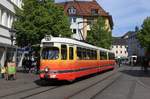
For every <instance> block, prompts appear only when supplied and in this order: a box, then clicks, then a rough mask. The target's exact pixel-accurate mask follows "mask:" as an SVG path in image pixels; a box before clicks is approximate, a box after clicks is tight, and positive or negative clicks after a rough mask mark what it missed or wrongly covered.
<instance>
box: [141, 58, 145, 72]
mask: <svg viewBox="0 0 150 99" xmlns="http://www.w3.org/2000/svg"><path fill="white" fill-rule="evenodd" d="M141 70H144V57H142V58H141Z"/></svg>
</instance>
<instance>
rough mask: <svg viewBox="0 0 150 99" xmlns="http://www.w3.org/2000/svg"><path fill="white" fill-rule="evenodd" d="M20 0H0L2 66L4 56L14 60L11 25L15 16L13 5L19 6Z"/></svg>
mask: <svg viewBox="0 0 150 99" xmlns="http://www.w3.org/2000/svg"><path fill="white" fill-rule="evenodd" d="M21 4H22V0H0V64H1V65H2V66H4V63H5V60H6V58H11V59H13V60H14V61H15V54H16V53H14V52H16V51H15V49H16V48H15V46H14V43H12V39H14V38H12V32H11V31H10V30H11V27H12V23H13V21H14V20H15V19H16V17H15V7H18V8H21Z"/></svg>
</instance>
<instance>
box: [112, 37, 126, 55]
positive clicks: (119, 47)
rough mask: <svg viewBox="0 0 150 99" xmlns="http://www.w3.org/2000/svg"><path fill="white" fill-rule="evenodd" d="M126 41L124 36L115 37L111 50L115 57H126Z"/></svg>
mask: <svg viewBox="0 0 150 99" xmlns="http://www.w3.org/2000/svg"><path fill="white" fill-rule="evenodd" d="M127 48H128V46H127V43H126V40H125V39H124V38H115V39H114V40H113V43H112V48H111V50H112V51H113V52H114V53H115V58H127V57H128V52H127Z"/></svg>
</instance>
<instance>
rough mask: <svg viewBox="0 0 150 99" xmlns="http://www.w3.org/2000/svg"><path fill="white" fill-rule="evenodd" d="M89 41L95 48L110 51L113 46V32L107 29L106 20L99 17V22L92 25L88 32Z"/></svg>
mask: <svg viewBox="0 0 150 99" xmlns="http://www.w3.org/2000/svg"><path fill="white" fill-rule="evenodd" d="M87 41H88V43H90V44H93V45H95V46H99V47H103V48H107V49H109V48H110V46H111V41H112V36H111V32H110V31H109V30H108V29H107V28H106V25H105V20H104V19H103V18H102V17H99V18H98V20H97V22H96V23H94V24H93V25H92V28H91V31H89V32H88V35H87Z"/></svg>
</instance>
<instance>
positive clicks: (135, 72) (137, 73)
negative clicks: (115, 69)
mask: <svg viewBox="0 0 150 99" xmlns="http://www.w3.org/2000/svg"><path fill="white" fill-rule="evenodd" d="M121 72H122V73H124V74H127V75H130V76H135V77H150V70H147V71H146V72H145V71H144V70H123V71H121Z"/></svg>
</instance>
